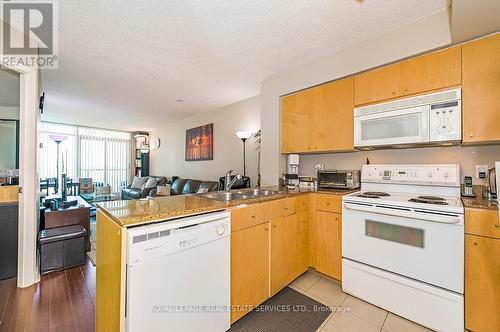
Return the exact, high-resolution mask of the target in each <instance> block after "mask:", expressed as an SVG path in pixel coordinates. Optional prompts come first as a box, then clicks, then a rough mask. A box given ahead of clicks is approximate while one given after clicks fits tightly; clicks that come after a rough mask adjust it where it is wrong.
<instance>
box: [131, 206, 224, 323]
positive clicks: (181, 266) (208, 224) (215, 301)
mask: <svg viewBox="0 0 500 332" xmlns="http://www.w3.org/2000/svg"><path fill="white" fill-rule="evenodd" d="M230 225H231V220H230V214H229V212H227V211H224V212H215V213H209V214H204V215H199V216H194V217H188V218H182V219H178V220H171V221H166V222H162V223H157V224H152V225H148V226H139V227H135V228H131V229H129V230H128V232H127V233H128V234H127V246H128V247H127V249H128V250H127V276H126V280H127V282H126V284H127V290H126V303H125V308H126V309H125V310H126V312H125V315H126V329H127V331H130V332H136V331H176V332H181V331H197V332H198V331H208V332H222V331H227V330H228V329H229V328H230V312H229V310H228V309H229V306H230V234H231V227H230Z"/></svg>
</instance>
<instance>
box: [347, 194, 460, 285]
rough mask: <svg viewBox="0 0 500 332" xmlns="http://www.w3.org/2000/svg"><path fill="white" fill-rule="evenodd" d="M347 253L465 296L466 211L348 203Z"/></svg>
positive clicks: (388, 269)
mask: <svg viewBox="0 0 500 332" xmlns="http://www.w3.org/2000/svg"><path fill="white" fill-rule="evenodd" d="M342 220H343V221H342V256H343V257H344V258H348V259H351V260H354V261H357V262H360V263H364V264H367V265H370V266H373V267H376V268H379V269H383V270H386V271H390V272H393V273H397V274H400V275H403V276H406V277H409V278H413V279H416V280H420V281H423V282H426V283H429V284H432V285H436V286H439V287H442V288H445V289H449V290H452V291H455V292H457V293H461V294H463V288H464V285H463V284H464V280H463V274H464V226H463V215H461V214H456V215H455V214H452V213H446V214H442V213H441V214H437V213H433V212H431V211H427V210H426V211H424V210H418V211H417V210H413V209H406V208H400V207H392V206H383V205H378V204H377V205H376V206H375V205H369V204H364V203H363V204H361V203H355V202H348V201H346V202H344V203H343V209H342Z"/></svg>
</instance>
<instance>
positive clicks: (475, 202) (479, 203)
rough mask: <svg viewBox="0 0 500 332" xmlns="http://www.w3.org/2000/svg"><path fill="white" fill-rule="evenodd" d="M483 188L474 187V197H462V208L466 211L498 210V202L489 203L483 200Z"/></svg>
mask: <svg viewBox="0 0 500 332" xmlns="http://www.w3.org/2000/svg"><path fill="white" fill-rule="evenodd" d="M482 187H483V186H474V187H473V189H474V194H475V195H476V197H462V203H463V204H464V208H466V209H467V208H468V209H485V210H498V201H496V200H493V201H489V200H486V199H484V198H483V189H482Z"/></svg>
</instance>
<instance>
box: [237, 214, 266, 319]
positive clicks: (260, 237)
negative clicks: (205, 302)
mask: <svg viewBox="0 0 500 332" xmlns="http://www.w3.org/2000/svg"><path fill="white" fill-rule="evenodd" d="M268 295H269V223H265V224H261V225H257V226H252V227H249V228H245V229H243V230H240V231H237V232H234V233H232V234H231V305H233V306H236V307H235V308H240V307H239V306H256V305H259V304H261V303H262V302H264V301H265V300H266V299H267V298H268ZM246 309H247V308H246V307H245V308H243V307H242V308H241V310H236V311H232V312H231V323H233V322H235V321H236V320H238V319H239V318H241V317H242V316H244V315H245V314H247V312H248V311H247V310H246Z"/></svg>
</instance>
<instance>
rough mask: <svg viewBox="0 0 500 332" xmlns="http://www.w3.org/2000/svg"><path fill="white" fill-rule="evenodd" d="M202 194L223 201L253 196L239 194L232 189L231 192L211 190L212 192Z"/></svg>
mask: <svg viewBox="0 0 500 332" xmlns="http://www.w3.org/2000/svg"><path fill="white" fill-rule="evenodd" d="M200 196H202V197H207V198H211V199H215V200H216V201H223V202H229V201H233V200H236V199H248V198H252V196H251V195H245V194H239V193H236V192H232V191H229V192H225V191H215V192H210V193H206V194H200Z"/></svg>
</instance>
